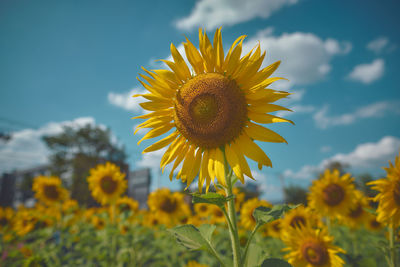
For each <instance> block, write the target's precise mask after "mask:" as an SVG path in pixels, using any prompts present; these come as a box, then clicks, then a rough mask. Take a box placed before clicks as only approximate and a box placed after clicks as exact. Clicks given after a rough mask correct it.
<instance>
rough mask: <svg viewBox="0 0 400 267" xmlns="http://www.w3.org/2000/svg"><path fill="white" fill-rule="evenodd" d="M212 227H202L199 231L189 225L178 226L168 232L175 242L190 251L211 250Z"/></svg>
mask: <svg viewBox="0 0 400 267" xmlns="http://www.w3.org/2000/svg"><path fill="white" fill-rule="evenodd" d="M214 229H215V226H214V227H207V226H204V227H202V228H201V229H200V230H199V229H198V228H196V227H195V226H193V225H191V224H186V225H179V226H176V227H174V228H172V229H169V230H168V231H169V232H170V233H172V234H173V235H174V236H175V238H176V240H177V242H178V243H180V244H181V245H183V246H184V247H186V248H187V249H190V250H209V249H211V248H210V246H211V244H210V240H211V235H212V232H213V231H214Z"/></svg>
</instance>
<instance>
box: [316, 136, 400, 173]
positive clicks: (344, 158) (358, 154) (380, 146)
mask: <svg viewBox="0 0 400 267" xmlns="http://www.w3.org/2000/svg"><path fill="white" fill-rule="evenodd" d="M399 149H400V139H399V138H396V137H393V136H385V137H383V138H382V139H381V140H379V141H378V142H377V143H372V142H371V143H364V144H361V145H358V146H357V147H356V149H355V150H354V151H352V152H350V153H348V154H343V153H339V154H336V155H335V156H333V157H331V158H330V159H328V160H324V161H323V162H322V165H323V166H326V165H327V164H328V163H329V162H332V161H337V162H342V163H347V164H349V165H350V166H352V167H362V168H365V167H380V166H385V165H387V161H388V160H391V161H392V162H393V161H394V158H395V156H396V155H397V154H398V153H399Z"/></svg>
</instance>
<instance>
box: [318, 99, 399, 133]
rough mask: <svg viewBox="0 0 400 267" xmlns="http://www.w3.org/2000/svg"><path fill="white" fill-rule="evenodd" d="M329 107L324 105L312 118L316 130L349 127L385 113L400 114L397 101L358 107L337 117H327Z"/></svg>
mask: <svg viewBox="0 0 400 267" xmlns="http://www.w3.org/2000/svg"><path fill="white" fill-rule="evenodd" d="M328 110H329V106H327V105H325V106H323V107H322V109H321V110H319V111H318V112H316V113H315V114H314V116H313V118H314V121H315V124H316V126H317V127H318V128H321V129H326V128H329V127H332V126H337V125H349V124H352V123H354V122H355V121H356V120H358V119H365V118H378V117H382V116H384V115H385V114H386V113H387V112H392V113H396V114H400V103H399V102H398V101H380V102H376V103H372V104H370V105H367V106H364V107H360V108H358V109H357V110H355V111H354V112H353V113H346V114H342V115H338V116H329V115H327V113H328Z"/></svg>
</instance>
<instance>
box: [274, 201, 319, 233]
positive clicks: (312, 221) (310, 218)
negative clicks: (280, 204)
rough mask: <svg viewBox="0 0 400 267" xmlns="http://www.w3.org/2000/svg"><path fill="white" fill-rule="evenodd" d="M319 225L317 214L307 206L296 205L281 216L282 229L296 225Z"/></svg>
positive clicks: (295, 226) (296, 226)
mask: <svg viewBox="0 0 400 267" xmlns="http://www.w3.org/2000/svg"><path fill="white" fill-rule="evenodd" d="M319 225H321V222H320V220H319V218H318V216H317V215H316V214H315V213H314V212H313V211H312V210H311V209H309V208H308V207H304V206H298V207H297V208H295V209H291V210H289V211H288V212H286V213H285V216H284V217H283V218H282V229H283V230H285V229H289V228H298V227H314V228H315V227H317V226H319Z"/></svg>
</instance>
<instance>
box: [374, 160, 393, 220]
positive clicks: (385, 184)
mask: <svg viewBox="0 0 400 267" xmlns="http://www.w3.org/2000/svg"><path fill="white" fill-rule="evenodd" d="M384 169H385V170H386V172H387V175H386V178H383V179H379V180H376V181H372V182H369V183H368V185H372V187H371V188H372V189H374V190H377V191H379V193H378V194H377V195H376V196H375V198H374V201H378V202H379V204H378V209H377V210H376V211H377V213H378V216H377V220H378V222H380V223H385V224H393V225H394V226H395V227H397V226H399V225H400V157H399V156H397V157H396V160H395V164H394V165H393V164H392V163H391V162H390V161H389V167H388V168H384Z"/></svg>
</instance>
